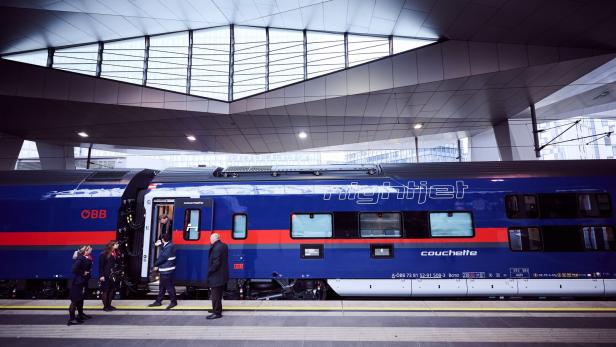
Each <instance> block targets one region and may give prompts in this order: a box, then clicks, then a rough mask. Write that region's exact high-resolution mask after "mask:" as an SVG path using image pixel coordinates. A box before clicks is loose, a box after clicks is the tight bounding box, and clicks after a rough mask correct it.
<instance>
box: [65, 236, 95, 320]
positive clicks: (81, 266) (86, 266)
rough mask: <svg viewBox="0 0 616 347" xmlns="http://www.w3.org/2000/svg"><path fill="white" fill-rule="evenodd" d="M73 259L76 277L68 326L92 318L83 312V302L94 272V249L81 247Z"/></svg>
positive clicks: (72, 283)
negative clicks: (91, 274)
mask: <svg viewBox="0 0 616 347" xmlns="http://www.w3.org/2000/svg"><path fill="white" fill-rule="evenodd" d="M73 259H74V261H73V266H72V268H71V272H72V273H73V275H74V276H73V281H72V282H71V290H70V295H69V296H70V299H71V305H70V306H69V308H68V313H69V319H68V322H67V323H66V325H73V324H81V323H83V321H84V320H86V319H90V318H92V317H90V316H88V315H87V314H85V313H84V312H83V300H84V298H85V291H86V288H87V286H88V281H89V280H90V272H91V271H92V247H90V246H89V245H85V246H81V247H79V250H77V252H75V254H74V255H73ZM75 310H77V312H79V315H78V316H77V317H75Z"/></svg>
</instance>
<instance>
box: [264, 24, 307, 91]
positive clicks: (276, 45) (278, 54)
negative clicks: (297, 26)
mask: <svg viewBox="0 0 616 347" xmlns="http://www.w3.org/2000/svg"><path fill="white" fill-rule="evenodd" d="M303 79H304V33H303V32H301V31H298V30H282V29H270V30H269V89H274V88H278V87H281V86H284V85H288V84H291V83H295V82H298V81H301V80H303Z"/></svg>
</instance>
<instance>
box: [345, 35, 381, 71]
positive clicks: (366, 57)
mask: <svg viewBox="0 0 616 347" xmlns="http://www.w3.org/2000/svg"><path fill="white" fill-rule="evenodd" d="M347 40H348V54H349V66H355V65H358V64H361V63H365V62H367V61H371V60H376V59H379V58H382V57H386V56H388V55H389V39H388V38H387V37H378V36H361V35H348V36H347Z"/></svg>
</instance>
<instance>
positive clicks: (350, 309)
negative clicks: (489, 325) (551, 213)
mask: <svg viewBox="0 0 616 347" xmlns="http://www.w3.org/2000/svg"><path fill="white" fill-rule="evenodd" d="M67 307H68V305H66V306H60V305H41V306H35V305H15V306H12V305H0V310H66V309H67ZM102 308H103V306H84V309H88V310H100V309H102ZM117 308H118V309H119V310H127V311H159V310H166V308H165V306H164V305H163V306H160V307H147V306H145V305H144V306H117ZM211 309H212V307H211V306H178V307H175V308H173V309H172V310H173V311H205V310H211ZM224 310H225V311H346V312H361V311H382V312H388V311H389V312H393V311H395V312H430V311H446V312H455V311H462V312H616V307H303V306H295V307H293V306H261V307H259V306H225V307H224Z"/></svg>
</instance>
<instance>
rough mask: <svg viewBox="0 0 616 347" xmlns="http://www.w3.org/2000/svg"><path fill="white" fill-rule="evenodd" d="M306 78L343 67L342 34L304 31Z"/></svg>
mask: <svg viewBox="0 0 616 347" xmlns="http://www.w3.org/2000/svg"><path fill="white" fill-rule="evenodd" d="M306 40H307V47H306V50H307V55H308V56H307V60H308V61H307V64H308V66H307V70H308V78H312V77H316V76H321V75H324V74H326V73H329V72H332V71H335V70H342V69H344V60H345V54H344V35H343V34H330V33H323V32H318V31H308V32H306Z"/></svg>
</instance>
